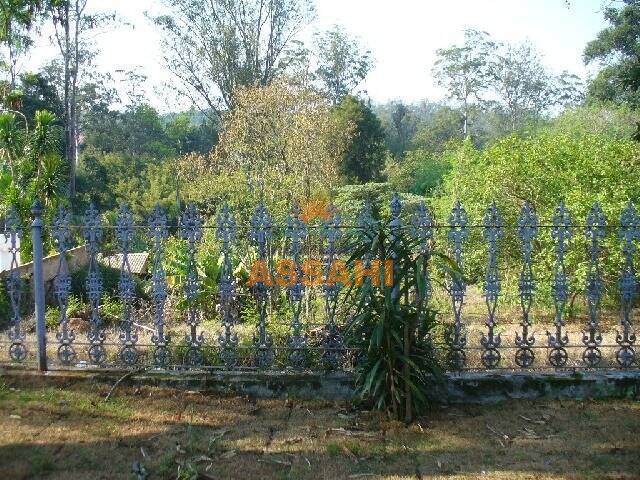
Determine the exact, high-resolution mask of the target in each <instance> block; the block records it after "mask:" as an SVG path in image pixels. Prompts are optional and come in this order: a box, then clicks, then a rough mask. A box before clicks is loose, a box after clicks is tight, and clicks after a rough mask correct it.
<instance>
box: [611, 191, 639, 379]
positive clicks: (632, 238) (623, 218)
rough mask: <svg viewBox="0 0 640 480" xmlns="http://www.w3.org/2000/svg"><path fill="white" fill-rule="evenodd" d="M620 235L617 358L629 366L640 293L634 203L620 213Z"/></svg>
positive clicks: (634, 337) (631, 358)
mask: <svg viewBox="0 0 640 480" xmlns="http://www.w3.org/2000/svg"><path fill="white" fill-rule="evenodd" d="M618 237H619V238H620V240H621V241H622V255H623V257H624V265H623V267H622V274H621V275H620V280H619V285H620V299H621V301H622V318H621V320H620V325H621V327H622V332H620V331H618V332H617V335H616V343H617V344H618V345H619V346H620V348H618V350H617V351H616V360H617V362H618V364H619V365H620V366H621V367H624V368H628V367H630V366H631V365H633V363H634V361H635V358H636V352H635V347H634V345H635V342H636V335H635V332H634V330H633V326H632V324H631V311H632V309H633V302H634V300H635V298H636V295H637V293H638V279H637V277H636V270H635V265H634V263H633V256H634V254H635V252H636V250H637V249H638V247H637V245H636V244H635V242H636V241H638V240H640V215H638V211H637V210H636V207H635V206H634V205H633V204H632V203H629V204H628V205H627V206H626V207H625V208H624V210H623V211H622V214H621V215H620V231H619V232H618Z"/></svg>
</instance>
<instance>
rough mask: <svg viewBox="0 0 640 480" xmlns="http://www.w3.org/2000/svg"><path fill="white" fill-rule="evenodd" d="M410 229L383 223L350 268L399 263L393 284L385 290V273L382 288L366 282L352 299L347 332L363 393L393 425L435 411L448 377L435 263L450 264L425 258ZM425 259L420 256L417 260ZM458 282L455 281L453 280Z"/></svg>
mask: <svg viewBox="0 0 640 480" xmlns="http://www.w3.org/2000/svg"><path fill="white" fill-rule="evenodd" d="M417 244H418V241H416V240H415V239H413V238H412V237H411V235H409V234H408V232H407V231H406V230H404V229H397V230H395V231H394V229H393V228H390V227H389V224H386V225H385V224H384V223H382V222H377V223H375V224H372V225H370V226H369V227H368V228H366V229H365V230H364V231H363V232H360V233H359V234H357V235H354V237H353V238H352V239H350V245H349V251H351V252H352V255H351V257H350V259H349V260H348V265H349V266H350V267H351V268H355V265H356V262H357V261H359V260H361V259H363V258H367V259H369V260H378V261H380V263H381V264H384V261H385V260H388V259H392V261H393V282H392V284H389V281H387V284H385V278H384V269H382V268H381V269H380V279H379V282H378V283H379V286H376V285H374V282H373V281H371V279H366V280H365V281H364V282H363V283H362V284H361V285H360V286H357V285H354V286H352V287H351V288H350V289H349V290H348V291H347V294H346V296H345V302H346V303H347V305H346V308H347V309H348V310H350V311H351V313H352V316H351V320H350V322H349V325H348V328H347V341H348V344H349V346H350V347H352V348H354V349H356V350H357V351H358V352H359V356H358V360H357V363H356V375H357V377H356V389H357V394H358V396H359V398H360V399H361V400H363V401H364V402H366V403H368V404H369V405H371V406H373V407H375V408H376V409H379V410H382V411H384V412H386V413H387V414H388V415H389V416H390V417H392V418H395V419H398V420H404V421H406V422H409V421H411V420H412V419H413V418H415V416H416V415H418V414H420V413H421V412H422V411H424V409H425V407H426V406H427V404H428V398H429V397H428V391H429V389H430V388H432V386H433V385H434V381H436V382H438V381H440V380H441V379H442V369H441V366H440V363H439V361H438V356H437V354H436V351H435V348H434V346H433V344H432V342H431V338H430V336H431V333H432V331H433V329H434V327H435V326H436V311H435V310H433V309H432V308H430V307H429V305H428V300H429V294H430V286H429V282H428V280H427V276H426V270H425V269H426V268H427V266H428V263H429V262H433V261H436V262H437V263H438V264H439V265H438V268H442V269H445V270H447V271H449V272H450V273H451V271H452V269H453V268H454V267H453V262H452V261H451V260H450V259H449V258H448V257H446V256H443V255H440V254H437V253H430V252H429V251H422V252H421V253H420V251H419V248H417V247H418V245H417ZM417 251H418V253H417ZM454 274H455V273H454Z"/></svg>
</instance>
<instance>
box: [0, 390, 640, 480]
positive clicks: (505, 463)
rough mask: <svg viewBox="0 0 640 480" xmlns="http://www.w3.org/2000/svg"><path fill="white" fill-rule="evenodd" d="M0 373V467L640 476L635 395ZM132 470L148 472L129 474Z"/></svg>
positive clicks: (246, 475) (211, 474)
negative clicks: (329, 390)
mask: <svg viewBox="0 0 640 480" xmlns="http://www.w3.org/2000/svg"><path fill="white" fill-rule="evenodd" d="M20 382H21V383H15V380H12V379H10V378H5V379H4V380H0V432H1V434H0V479H2V480H5V479H7V480H9V479H11V480H13V479H16V480H18V479H40V478H46V479H62V478H64V479H70V478H73V479H76V478H77V479H136V478H148V479H196V478H200V479H227V478H228V479H242V480H247V479H327V480H334V479H358V478H363V479H421V478H422V479H424V478H447V479H462V478H465V479H471V478H488V479H524V478H536V479H552V478H554V479H555V478H567V479H578V478H592V479H631V478H638V479H640V403H638V402H632V401H618V400H615V401H614V400H612V401H597V402H596V401H593V402H576V401H538V402H529V401H517V402H512V403H507V404H501V405H494V406H464V407H463V406H456V407H448V408H445V407H439V406H437V407H434V408H433V409H432V411H431V412H429V413H428V414H427V415H426V416H425V417H424V418H421V419H419V420H418V421H416V422H415V423H414V424H412V425H409V426H405V425H404V424H401V423H398V422H392V421H388V420H387V419H385V417H383V416H382V415H380V414H378V413H376V412H366V411H358V410H355V409H353V408H352V407H351V406H349V405H346V404H334V403H332V402H295V401H284V400H255V399H250V398H241V397H221V396H213V395H211V396H209V395H204V394H201V393H196V392H183V391H174V390H166V389H156V388H147V387H145V388H132V387H124V386H118V388H117V389H116V390H114V392H113V394H112V395H111V397H110V398H109V399H108V401H105V397H106V395H107V394H108V392H109V390H110V385H107V384H99V385H84V386H83V385H72V386H71V385H68V386H55V387H54V386H45V387H43V386H42V385H36V384H29V383H25V382H26V380H20ZM134 469H135V470H137V471H144V472H146V475H147V476H146V477H145V475H144V474H140V475H139V476H137V475H136V474H135V473H134Z"/></svg>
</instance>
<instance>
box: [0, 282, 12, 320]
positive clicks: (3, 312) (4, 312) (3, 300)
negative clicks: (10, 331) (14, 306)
mask: <svg viewBox="0 0 640 480" xmlns="http://www.w3.org/2000/svg"><path fill="white" fill-rule="evenodd" d="M10 316H11V303H10V300H9V293H8V292H7V286H6V282H5V280H4V277H0V319H1V320H0V328H4V327H5V326H6V324H7V323H8V322H9V318H10Z"/></svg>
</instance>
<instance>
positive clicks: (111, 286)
mask: <svg viewBox="0 0 640 480" xmlns="http://www.w3.org/2000/svg"><path fill="white" fill-rule="evenodd" d="M98 270H99V272H100V276H101V278H102V293H103V295H104V296H105V297H109V298H117V297H118V283H119V281H120V270H119V269H117V268H111V267H107V266H105V265H102V264H99V265H98ZM87 272H88V267H83V268H79V269H77V270H75V271H73V272H72V273H71V297H70V298H75V300H78V301H79V302H80V304H86V303H87V302H88V299H87V295H86V288H85V282H86V279H87ZM133 279H134V284H135V295H136V298H142V299H145V298H148V295H147V294H146V289H145V282H144V281H143V280H141V279H140V278H139V277H137V276H134V277H133ZM75 300H74V302H71V301H70V303H69V307H70V308H71V307H74V308H81V307H79V306H78V304H77V303H76V302H75Z"/></svg>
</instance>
